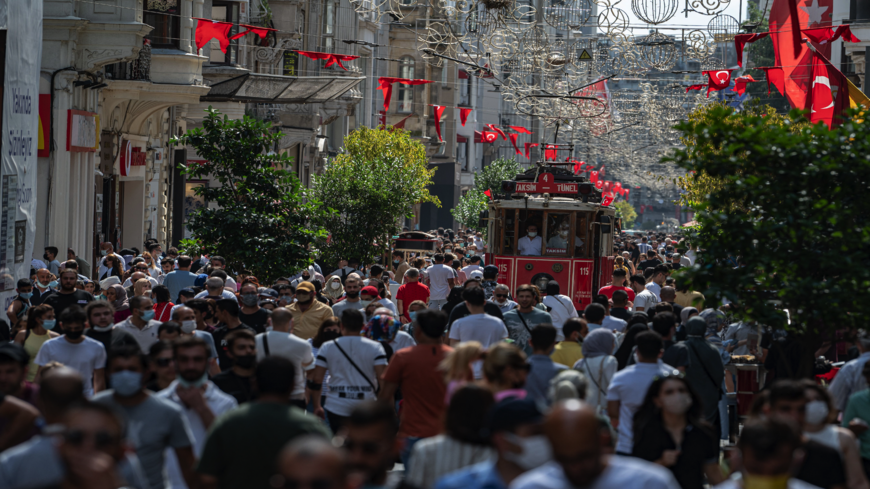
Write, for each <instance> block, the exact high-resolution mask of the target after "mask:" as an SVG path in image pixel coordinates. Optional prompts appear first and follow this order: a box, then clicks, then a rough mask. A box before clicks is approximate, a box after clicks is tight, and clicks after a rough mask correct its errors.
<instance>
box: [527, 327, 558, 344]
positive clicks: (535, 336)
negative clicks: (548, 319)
mask: <svg viewBox="0 0 870 489" xmlns="http://www.w3.org/2000/svg"><path fill="white" fill-rule="evenodd" d="M531 336H532V340H531V341H532V348H534V349H536V350H543V349H545V348H549V347H551V346H553V343H555V342H556V327H555V326H553V325H552V324H547V323H542V324H539V325H537V326H535V327H534V328H532V332H531Z"/></svg>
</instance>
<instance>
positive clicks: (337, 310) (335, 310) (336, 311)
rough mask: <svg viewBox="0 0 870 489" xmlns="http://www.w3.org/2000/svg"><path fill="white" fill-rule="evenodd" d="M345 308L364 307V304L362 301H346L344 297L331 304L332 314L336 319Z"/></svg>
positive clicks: (339, 317)
mask: <svg viewBox="0 0 870 489" xmlns="http://www.w3.org/2000/svg"><path fill="white" fill-rule="evenodd" d="M346 309H365V306H363V305H362V301H356V302H348V301H347V299H345V300H343V301H341V302H339V303H338V304H336V305H334V306H332V314H333V315H334V316H335V317H337V318H338V319H341V315H342V313H344V311H345V310H346Z"/></svg>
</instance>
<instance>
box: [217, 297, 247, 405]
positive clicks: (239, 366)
mask: <svg viewBox="0 0 870 489" xmlns="http://www.w3.org/2000/svg"><path fill="white" fill-rule="evenodd" d="M230 302H232V301H230ZM226 341H227V354H228V360H229V361H231V362H232V368H230V369H228V370H224V371H223V372H221V373H219V374H217V375H215V376H214V378H213V379H211V381H212V382H214V385H216V386H218V388H219V389H220V390H222V391H224V392H226V393H227V394H229V395H231V396H233V397H235V398H236V401H238V402H239V404H243V403H246V402H250V401H253V400H254V387H253V384H252V382H251V380H252V379H253V378H254V370H255V368H256V363H257V342H256V339H255V338H254V333H252V332H251V331H250V329H242V328H236V329H235V331H233V332H232V333H230V334H228V335H227V337H226Z"/></svg>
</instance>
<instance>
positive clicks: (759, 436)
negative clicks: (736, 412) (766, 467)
mask: <svg viewBox="0 0 870 489" xmlns="http://www.w3.org/2000/svg"><path fill="white" fill-rule="evenodd" d="M799 446H801V436H800V432H799V431H798V430H797V428H796V427H795V426H794V424H793V423H791V422H789V421H787V420H784V419H781V418H779V417H776V416H772V417H771V416H765V417H758V418H749V420H748V421H747V422H746V424H745V425H743V430H742V431H741V432H740V439H739V440H737V448H739V449H740V451H741V452H743V453H744V454H746V453H747V452H750V453H751V456H752V457H753V459H754V460H756V461H758V462H766V461H768V460H770V459H772V458H774V457H776V456H778V455H779V453H780V450H781V449H782V447H787V448H791V451H794V450H795V449H797V448H798V447H799ZM789 455H791V453H789Z"/></svg>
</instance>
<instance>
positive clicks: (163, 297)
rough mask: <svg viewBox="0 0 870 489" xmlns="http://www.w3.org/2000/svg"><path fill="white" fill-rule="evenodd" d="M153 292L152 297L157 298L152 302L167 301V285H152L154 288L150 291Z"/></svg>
mask: <svg viewBox="0 0 870 489" xmlns="http://www.w3.org/2000/svg"><path fill="white" fill-rule="evenodd" d="M151 293H152V294H154V297H155V298H156V299H157V300H156V301H154V302H169V300H170V298H169V287H167V286H165V285H158V286H157V287H154V290H152V291H151Z"/></svg>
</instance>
